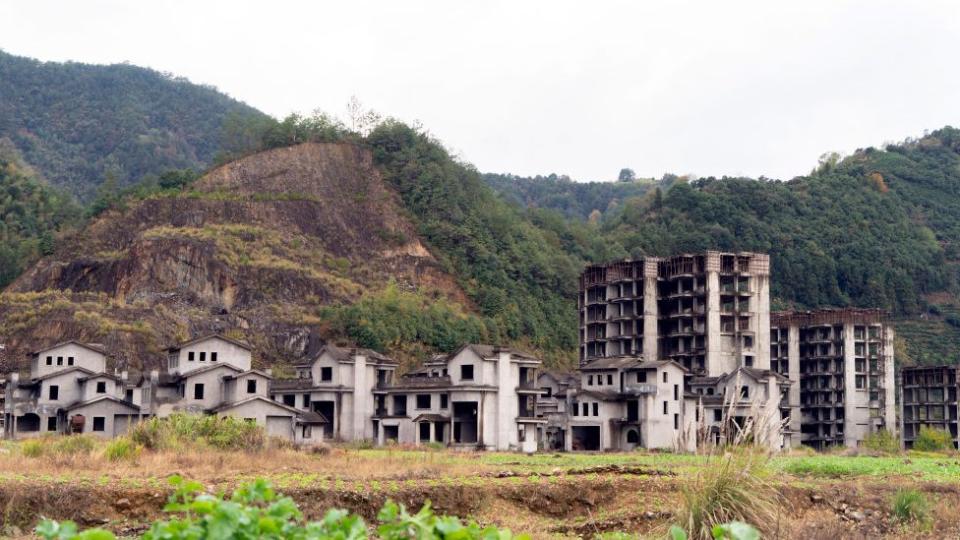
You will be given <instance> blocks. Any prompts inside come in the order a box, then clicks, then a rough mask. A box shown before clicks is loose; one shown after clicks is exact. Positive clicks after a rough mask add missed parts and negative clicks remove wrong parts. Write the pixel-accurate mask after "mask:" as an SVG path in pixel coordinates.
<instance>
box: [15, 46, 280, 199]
mask: <svg viewBox="0 0 960 540" xmlns="http://www.w3.org/2000/svg"><path fill="white" fill-rule="evenodd" d="M231 115H239V116H242V117H247V116H253V117H264V115H263V114H262V113H260V112H258V111H257V110H255V109H253V108H251V107H249V106H247V105H244V104H243V103H240V102H238V101H236V100H234V99H231V98H229V97H228V96H226V95H224V94H222V93H220V92H218V91H217V90H215V89H213V88H208V87H204V86H200V85H196V84H192V83H190V82H189V81H187V80H186V79H182V78H175V77H172V76H170V75H166V74H162V73H159V72H157V71H153V70H150V69H145V68H141V67H136V66H131V65H126V64H123V65H110V66H101V65H88V64H80V63H75V62H68V63H54V62H39V61H36V60H32V59H29V58H23V57H18V56H13V55H10V54H6V53H4V52H2V51H0V139H4V138H6V139H9V140H10V141H12V142H13V144H14V145H15V146H16V148H17V149H18V150H19V151H20V153H21V155H22V156H23V159H24V160H25V161H26V162H27V163H28V164H29V165H31V166H32V167H34V168H35V169H36V170H37V171H38V172H39V173H40V174H41V175H42V176H43V177H45V178H46V179H47V180H49V181H50V182H51V183H52V184H53V185H55V186H58V187H63V188H66V189H68V190H69V191H70V192H71V193H73V194H75V195H77V196H79V197H80V198H81V199H90V198H91V197H92V196H93V194H94V193H95V192H96V188H97V186H98V185H100V184H101V183H102V182H103V181H104V180H105V179H106V178H107V177H108V176H110V177H114V181H115V182H116V183H117V184H118V185H120V186H123V185H126V184H130V183H132V182H134V181H136V180H139V179H140V178H141V177H143V176H145V175H147V174H158V173H160V172H162V171H164V170H166V169H171V168H197V169H202V168H205V167H206V166H208V165H210V164H211V163H212V162H213V158H214V156H215V155H216V154H217V152H218V151H219V147H220V136H221V130H222V128H223V124H224V122H225V120H226V119H227V118H228V117H230V116H231Z"/></svg>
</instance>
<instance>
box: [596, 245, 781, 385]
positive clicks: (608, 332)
mask: <svg viewBox="0 0 960 540" xmlns="http://www.w3.org/2000/svg"><path fill="white" fill-rule="evenodd" d="M769 306H770V258H769V256H768V255H766V254H761V253H723V252H719V251H707V252H705V253H697V254H684V255H677V256H674V257H668V258H656V257H647V258H645V259H642V260H626V261H619V262H615V263H611V264H605V265H593V266H589V267H587V268H586V269H585V270H584V272H583V273H582V274H581V276H580V294H579V297H578V307H579V311H580V364H581V365H584V364H587V363H588V362H590V361H592V360H594V359H597V358H604V357H616V356H642V357H643V358H644V359H646V360H673V361H675V362H677V363H678V364H680V365H682V366H683V367H685V368H686V369H687V370H689V372H690V373H691V374H693V375H696V376H720V375H722V374H726V373H731V372H733V371H734V370H736V369H737V368H740V367H749V368H757V369H769V367H770V357H769V353H770V346H769V337H770V307H769Z"/></svg>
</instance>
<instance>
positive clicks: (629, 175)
mask: <svg viewBox="0 0 960 540" xmlns="http://www.w3.org/2000/svg"><path fill="white" fill-rule="evenodd" d="M636 179H637V174H636V173H634V172H633V169H631V168H629V167H626V168H623V169H620V176H618V177H617V182H633V181H634V180H636Z"/></svg>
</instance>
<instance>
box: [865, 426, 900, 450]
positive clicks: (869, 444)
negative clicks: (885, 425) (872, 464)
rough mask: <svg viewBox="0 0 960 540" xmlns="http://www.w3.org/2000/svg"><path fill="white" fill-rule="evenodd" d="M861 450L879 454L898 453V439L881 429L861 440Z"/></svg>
mask: <svg viewBox="0 0 960 540" xmlns="http://www.w3.org/2000/svg"><path fill="white" fill-rule="evenodd" d="M863 448H864V449H866V450H870V451H871V452H876V453H880V454H896V453H897V452H899V451H900V439H898V438H897V436H896V435H894V434H893V433H891V432H889V431H887V430H885V429H881V430H880V431H875V432H873V433H870V434H868V435H867V436H866V437H864V438H863Z"/></svg>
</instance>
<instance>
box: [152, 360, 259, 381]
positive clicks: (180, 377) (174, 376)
mask: <svg viewBox="0 0 960 540" xmlns="http://www.w3.org/2000/svg"><path fill="white" fill-rule="evenodd" d="M218 368H227V369H232V370H233V371H234V372H235V373H234V375H232V376H234V377H235V376H236V374H237V373H245V372H244V371H243V370H242V369H240V368H238V367H237V366H235V365H233V364H229V363H226V362H224V363H222V364H221V363H219V362H216V363H214V364H211V365H208V366H203V367H201V368H197V369H192V370H190V371H186V372H184V373H167V372H164V373H161V374H160V380H159V381H158V383H159V384H161V385H169V384H177V383H179V382H181V381H185V380H187V379H189V378H190V377H193V376H195V375H200V374H201V373H206V372H208V371H213V370H215V369H218Z"/></svg>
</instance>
